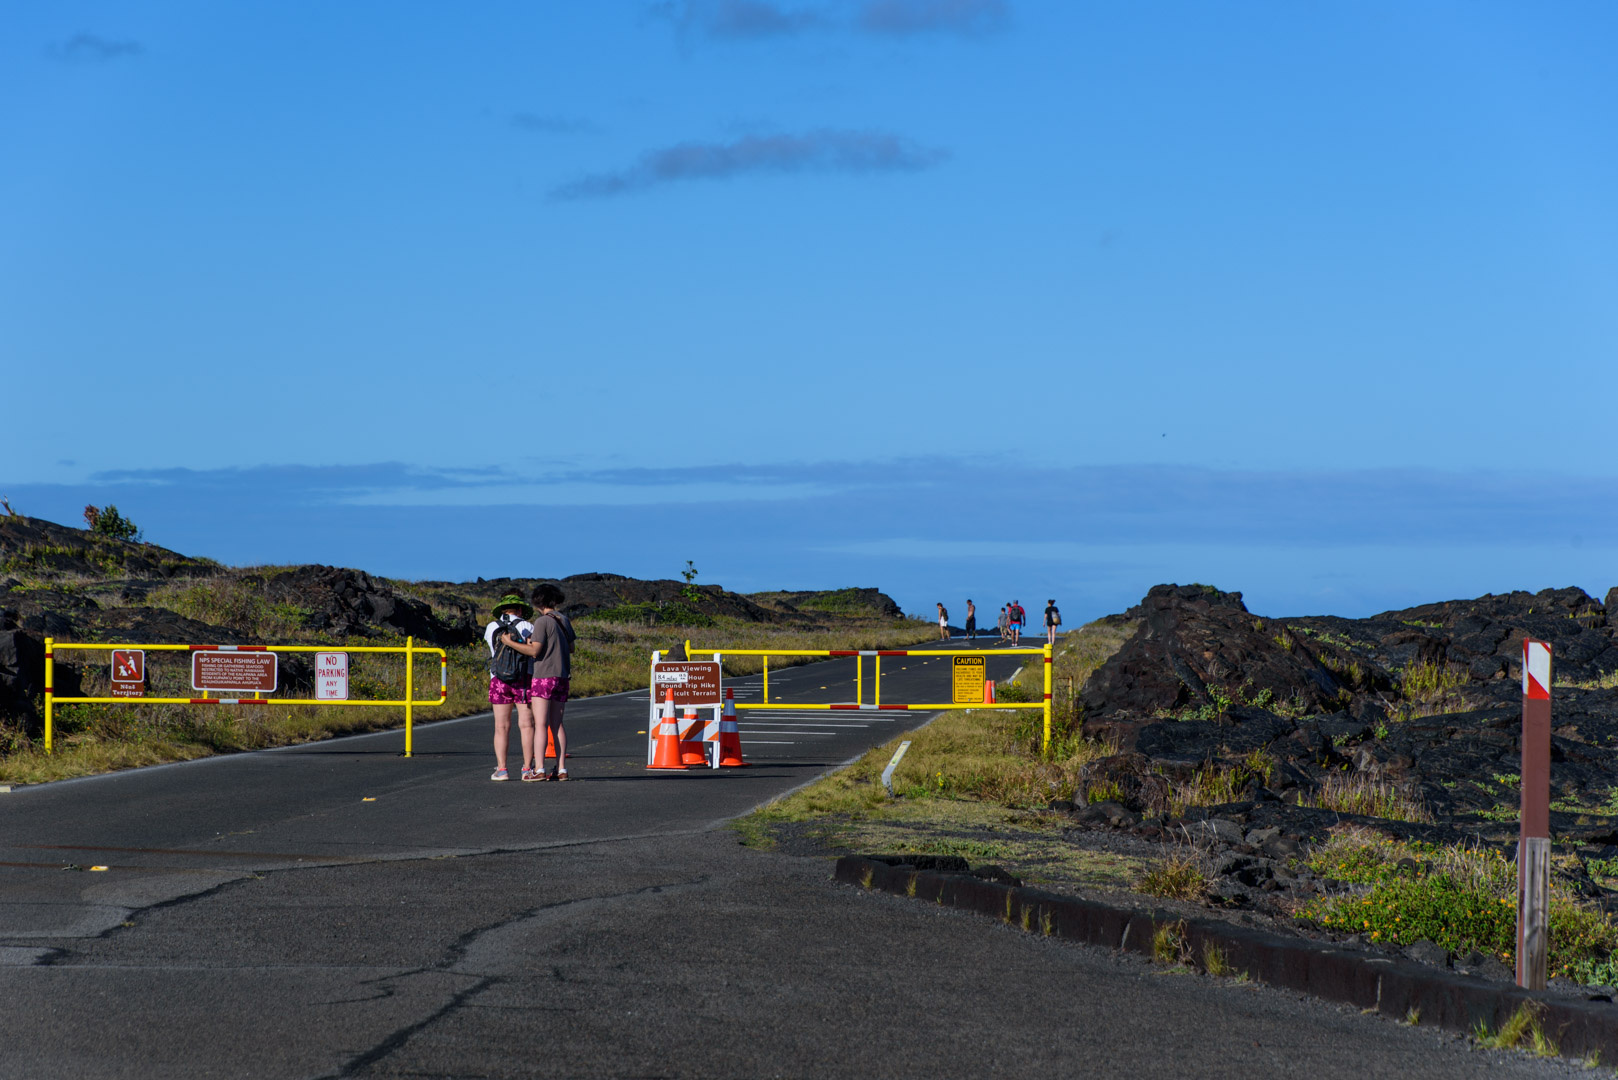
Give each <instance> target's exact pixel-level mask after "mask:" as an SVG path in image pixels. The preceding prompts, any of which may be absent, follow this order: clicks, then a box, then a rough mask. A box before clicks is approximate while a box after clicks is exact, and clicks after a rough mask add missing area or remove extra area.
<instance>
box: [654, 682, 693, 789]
mask: <svg viewBox="0 0 1618 1080" xmlns="http://www.w3.org/2000/svg"><path fill="white" fill-rule="evenodd" d="M646 767H647V768H648V769H680V770H684V769H685V765H684V764H682V763H681V761H680V730H679V726H678V725H676V724H675V722H674V691H673V690H670V691H669V696H668V697H667V698H666V699H665V700H664V702H663V715H662V716H660V717H659V718H658V724H657V747H656V751H655V752H654V753H653V754H652V763H651V764H650V765H648V766H646Z"/></svg>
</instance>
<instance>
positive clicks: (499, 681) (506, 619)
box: [483, 593, 539, 780]
mask: <svg viewBox="0 0 1618 1080" xmlns="http://www.w3.org/2000/svg"><path fill="white" fill-rule="evenodd" d="M533 615H534V609H533V608H531V607H529V606H528V601H526V600H524V599H523V598H522V597H521V596H518V595H517V594H516V593H507V594H506V595H505V596H502V597H501V598H500V599H499V601H497V602H496V603H495V605H494V621H493V622H491V623H489V625H488V626H485V627H484V628H483V640H484V642H485V643H486V644H487V645H488V646H489V705H490V706H491V707H492V708H493V710H494V773H493V775H491V776H490V777H489V779H490V780H509V779H511V775H510V774H509V773H508V772H507V771H506V746H507V744H508V743H509V742H510V741H511V710H512V709H513V708H515V709H516V710H517V726H518V728H519V729H520V730H521V732H522V778H523V779H524V780H537V779H539V772H538V770H536V769H534V768H533V760H534V713H533V710H532V708H530V706H529V701H530V700H531V697H530V694H529V682H530V678H531V675H530V672H531V669H532V666H533V665H532V664H531V663H530V661H529V660H528V654H526V653H524V652H523V650H522V649H521V648H519V647H517V646H515V645H511V644H510V642H513V641H518V642H524V643H526V642H527V641H528V639H529V638H531V637H532V636H533V634H534V624H533V623H531V622H529V621H528V620H529V619H531V618H533ZM497 633H498V634H499V635H500V640H499V641H496V640H495V635H496V634H497Z"/></svg>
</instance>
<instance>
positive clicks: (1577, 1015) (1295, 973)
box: [833, 855, 1618, 1062]
mask: <svg viewBox="0 0 1618 1080" xmlns="http://www.w3.org/2000/svg"><path fill="white" fill-rule="evenodd" d="M833 876H834V877H835V879H836V880H838V881H841V882H845V883H847V884H849V885H856V886H859V887H861V888H865V889H880V890H881V891H883V892H888V893H894V894H896V895H899V896H911V897H914V898H916V899H917V900H923V901H927V902H931V903H937V904H942V905H947V906H949V907H953V908H959V909H961V910H963V911H974V912H977V913H979V914H981V915H989V916H993V917H994V918H997V919H999V920H1001V921H1002V922H1005V923H1007V924H1008V925H1010V926H1015V927H1021V928H1023V929H1026V930H1028V931H1029V932H1030V933H1035V934H1041V933H1043V934H1047V935H1049V936H1051V937H1058V938H1061V939H1063V940H1064V941H1077V942H1082V943H1084V944H1087V945H1101V946H1104V947H1106V948H1110V949H1127V950H1129V951H1131V952H1138V953H1144V954H1147V955H1150V954H1151V951H1152V936H1153V934H1154V933H1155V932H1156V930H1157V928H1158V927H1160V926H1164V925H1171V924H1175V923H1183V925H1184V933H1185V940H1186V942H1187V943H1188V944H1189V946H1190V949H1191V952H1192V955H1193V956H1194V957H1196V958H1197V961H1196V962H1197V963H1199V964H1200V962H1201V959H1200V958H1201V957H1202V956H1203V954H1204V949H1205V948H1207V947H1208V946H1213V947H1214V948H1217V949H1218V950H1220V951H1221V952H1222V953H1223V954H1224V955H1225V958H1226V961H1227V962H1228V964H1229V965H1230V968H1231V970H1232V971H1233V972H1245V973H1247V975H1248V976H1249V977H1250V978H1252V979H1253V980H1255V981H1256V982H1261V983H1267V984H1269V985H1270V986H1276V987H1283V988H1285V989H1288V990H1300V991H1303V992H1304V993H1307V994H1312V995H1314V996H1315V997H1319V998H1324V999H1326V1000H1327V1001H1337V1002H1342V1003H1343V1004H1346V1005H1353V1006H1355V1007H1356V1008H1359V1009H1364V1010H1366V1011H1370V1010H1373V1009H1374V1010H1376V1011H1377V1012H1380V1013H1383V1014H1386V1015H1388V1016H1391V1017H1395V1018H1397V1019H1400V1020H1403V1019H1405V1018H1406V1017H1407V1016H1408V1015H1409V1014H1410V1011H1411V1010H1412V1009H1415V1010H1418V1015H1419V1017H1420V1020H1419V1022H1420V1023H1422V1024H1436V1025H1438V1026H1440V1027H1446V1028H1453V1029H1455V1030H1458V1031H1468V1032H1470V1031H1474V1030H1476V1028H1477V1027H1478V1026H1479V1025H1480V1024H1482V1025H1484V1026H1486V1027H1487V1028H1488V1030H1490V1031H1498V1030H1499V1029H1500V1026H1501V1025H1502V1024H1503V1023H1505V1021H1506V1019H1507V1018H1508V1017H1510V1016H1511V1015H1512V1014H1513V1013H1515V1012H1516V1011H1517V1010H1518V1008H1520V1007H1521V1006H1522V1005H1523V1003H1524V1002H1537V1003H1538V1004H1539V1005H1540V1006H1541V1007H1542V1009H1543V1010H1544V1011H1543V1012H1542V1013H1541V1023H1542V1024H1543V1026H1544V1029H1545V1032H1546V1034H1547V1035H1549V1036H1550V1037H1551V1038H1553V1039H1555V1040H1556V1041H1557V1043H1558V1045H1559V1046H1560V1048H1561V1053H1562V1055H1563V1056H1565V1057H1574V1058H1580V1057H1584V1056H1586V1055H1588V1054H1589V1053H1591V1052H1592V1051H1595V1052H1598V1053H1599V1054H1600V1055H1601V1058H1600V1059H1601V1061H1603V1062H1618V1006H1615V1005H1614V1004H1613V1003H1611V1002H1604V1001H1582V1000H1570V999H1568V998H1565V997H1557V996H1553V995H1549V994H1542V993H1534V992H1532V991H1528V990H1522V989H1520V988H1518V987H1515V986H1502V985H1501V984H1499V983H1493V982H1489V981H1487V980H1485V979H1480V978H1476V977H1473V976H1470V975H1457V974H1455V973H1453V972H1447V971H1441V970H1438V969H1436V968H1433V967H1430V966H1428V965H1426V964H1418V963H1415V962H1413V961H1409V960H1401V959H1394V958H1391V957H1379V956H1374V955H1367V954H1366V953H1363V952H1357V951H1354V950H1350V949H1343V948H1336V947H1333V946H1331V945H1322V944H1320V943H1318V942H1313V941H1308V940H1304V939H1301V938H1289V937H1282V936H1281V935H1279V934H1271V933H1266V932H1264V931H1261V930H1253V929H1249V928H1247V927H1243V926H1235V925H1232V924H1230V923H1226V922H1221V921H1218V920H1213V919H1182V918H1181V917H1180V916H1178V915H1174V914H1171V913H1169V912H1167V911H1162V910H1154V911H1149V912H1141V911H1136V910H1132V909H1128V908H1117V907H1110V906H1108V905H1106V904H1100V903H1096V902H1095V901H1093V900H1080V899H1078V898H1076V897H1071V896H1061V895H1058V894H1056V893H1051V892H1045V891H1044V890H1042V889H1031V888H1026V887H1022V886H1013V885H1005V884H1002V883H1000V882H997V881H986V880H984V879H981V878H976V877H973V876H971V875H969V874H957V873H941V872H938V871H933V870H917V869H916V868H915V867H913V866H910V865H908V864H902V863H901V864H897V865H895V864H893V863H890V862H887V861H883V860H881V859H874V858H868V857H866V856H862V855H845V856H843V857H842V858H840V859H838V860H837V868H836V870H835V872H834V874H833Z"/></svg>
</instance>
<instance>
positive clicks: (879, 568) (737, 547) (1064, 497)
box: [6, 457, 1618, 622]
mask: <svg viewBox="0 0 1618 1080" xmlns="http://www.w3.org/2000/svg"><path fill="white" fill-rule="evenodd" d="M985 492H990V493H993V500H994V504H995V506H996V507H1000V508H1003V509H1005V510H1006V512H1005V513H1004V514H1000V515H998V516H996V515H995V514H993V513H990V512H987V511H984V510H983V509H982V508H981V506H980V505H979V503H978V502H977V501H976V495H977V494H981V493H985ZM6 494H7V495H8V496H9V497H10V499H11V503H12V505H13V506H14V507H16V508H17V510H18V512H20V513H24V514H31V515H35V516H40V517H45V518H49V519H51V520H54V521H60V522H63V523H64V524H70V525H71V524H75V523H76V522H77V521H78V520H79V514H80V511H81V510H82V508H83V507H84V505H85V504H86V503H95V504H97V505H104V504H106V503H109V502H110V503H116V504H117V506H118V507H119V508H120V510H121V511H122V512H124V513H125V514H127V515H129V516H131V517H133V518H134V520H136V521H137V522H139V523H140V525H141V526H142V527H144V528H145V529H146V535H147V536H148V537H150V538H151V539H152V540H154V541H155V542H157V543H161V544H163V545H164V546H166V547H172V548H175V549H177V550H180V551H186V552H188V553H192V554H199V555H209V556H212V557H214V558H218V559H222V560H224V561H226V562H229V563H236V564H256V563H285V562H311V561H313V562H322V563H335V564H338V565H346V566H358V567H363V568H366V569H368V570H371V571H373V572H376V573H383V574H388V575H390V576H403V577H415V578H434V579H451V580H456V579H459V580H469V579H470V578H471V577H473V576H499V575H502V574H509V575H514V576H526V577H538V576H560V575H562V574H568V573H577V572H581V571H587V570H610V571H615V572H618V573H630V574H635V575H638V576H650V577H658V576H663V577H666V576H669V575H670V574H672V573H673V571H674V570H676V569H678V567H679V560H680V559H683V558H691V557H695V558H696V559H698V560H699V562H701V565H703V566H704V568H705V569H709V570H710V572H711V574H712V577H711V578H708V577H705V578H704V580H712V581H716V582H719V583H722V584H724V585H726V586H727V587H729V588H733V589H736V588H739V589H766V588H772V589H773V588H836V587H841V586H844V585H849V584H867V585H868V584H875V585H879V586H881V587H882V588H885V589H887V590H888V591H889V592H890V593H891V594H893V595H894V596H895V597H896V598H898V599H899V601H900V603H901V604H903V605H904V606H905V607H906V609H907V610H911V611H926V610H929V609H930V608H931V605H932V603H933V602H934V601H936V600H938V599H940V598H947V597H949V596H956V597H960V596H983V597H1000V598H1009V597H1015V596H1022V597H1023V598H1024V599H1025V600H1026V599H1027V598H1028V597H1029V596H1030V595H1031V594H1032V595H1035V596H1037V597H1039V598H1043V597H1046V596H1056V597H1059V598H1060V599H1061V602H1062V605H1063V610H1064V611H1066V612H1068V613H1069V616H1070V620H1071V621H1075V622H1076V621H1078V620H1079V619H1081V618H1083V617H1086V614H1085V613H1088V615H1091V616H1093V615H1100V614H1103V613H1105V612H1108V611H1121V610H1123V609H1124V608H1126V607H1128V606H1129V605H1130V604H1133V603H1135V602H1136V601H1138V600H1139V599H1140V597H1141V595H1142V594H1143V593H1144V592H1145V591H1146V589H1147V588H1149V587H1150V586H1152V585H1154V584H1156V583H1158V582H1161V581H1178V582H1182V583H1183V582H1190V581H1202V582H1208V583H1211V584H1215V585H1219V586H1220V587H1222V588H1234V589H1241V590H1243V591H1244V592H1245V593H1246V595H1247V598H1248V602H1249V606H1251V607H1252V609H1253V610H1254V611H1258V612H1261V613H1265V614H1271V615H1274V614H1286V613H1288V612H1292V613H1301V612H1321V611H1330V612H1334V613H1338V614H1362V615H1363V614H1370V613H1372V612H1376V611H1385V610H1390V609H1393V608H1398V607H1405V606H1408V605H1410V604H1415V603H1424V602H1429V601H1433V600H1442V599H1448V598H1450V597H1466V596H1477V595H1479V594H1481V593H1484V592H1499V591H1504V590H1507V589H1514V588H1527V589H1540V588H1545V587H1547V586H1553V585H1554V586H1563V585H1568V584H1578V585H1581V586H1583V587H1585V588H1586V589H1587V590H1589V591H1591V593H1592V594H1593V595H1595V596H1597V597H1601V596H1604V595H1605V594H1606V590H1607V589H1608V588H1609V587H1611V586H1613V585H1614V584H1618V578H1615V575H1614V570H1613V566H1614V555H1615V553H1618V539H1614V538H1615V537H1618V477H1580V476H1559V475H1555V474H1546V473H1535V474H1528V473H1523V474H1506V473H1498V472H1476V473H1444V472H1438V471H1434V470H1419V469H1381V470H1365V471H1345V470H1337V471H1318V472H1309V471H1303V470H1289V471H1272V472H1259V471H1253V470H1218V469H1204V468H1197V467H1191V466H1176V465H1136V466H1124V465H1108V466H1068V467H1058V466H1037V465H1029V464H1026V463H1022V462H1017V461H1002V460H995V459H988V458H984V459H949V458H942V457H940V458H912V459H904V460H886V461H823V462H802V463H790V464H761V463H751V464H730V465H710V466H697V467H675V468H598V467H568V466H566V465H560V466H554V467H552V468H550V469H537V468H534V467H532V466H531V465H522V466H517V467H509V468H508V467H489V468H465V469H440V468H424V467H419V466H412V465H407V464H401V463H397V462H393V463H389V462H382V463H373V464H368V465H331V466H285V465H279V466H278V465H262V466H257V467H252V468H235V469H204V470H192V469H152V470H144V469H129V470H120V471H116V472H103V473H98V474H94V475H92V476H90V477H88V478H87V479H86V480H85V481H84V482H82V483H76V484H14V483H11V482H8V484H7V492H6ZM986 515H987V516H986ZM670 520H675V521H681V522H687V523H692V527H691V528H689V529H685V530H683V531H682V534H681V538H680V544H679V546H678V548H677V549H675V548H670V546H669V541H668V524H669V522H670ZM495 522H498V525H499V529H500V531H501V532H502V534H503V535H510V536H513V537H519V538H522V539H523V542H521V543H513V544H490V543H489V542H488V540H487V537H488V534H489V532H488V531H489V529H490V528H491V526H492V524H493V523H495ZM696 523H709V525H704V526H700V527H699V526H698V525H697V524H696ZM709 526H716V527H709ZM717 526H722V527H717ZM677 556H678V558H676V557H677Z"/></svg>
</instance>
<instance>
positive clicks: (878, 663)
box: [652, 640, 1051, 753]
mask: <svg viewBox="0 0 1618 1080" xmlns="http://www.w3.org/2000/svg"><path fill="white" fill-rule="evenodd" d="M699 654H701V655H709V654H711V655H712V656H713V659H714V662H716V663H720V664H722V663H723V662H724V658H725V657H727V656H758V657H762V658H763V660H764V678H763V682H764V687H763V694H762V696H763V698H764V700H763V701H762V702H741V701H738V702H737V703H736V708H737V709H738V710H742V709H756V710H769V709H790V710H793V711H799V710H813V711H824V712H861V711H865V712H876V711H887V710H894V711H906V710H907V711H911V712H940V711H944V710H949V709H1040V710H1042V711H1043V712H1044V714H1045V715H1044V732H1043V735H1042V738H1041V741H1040V752H1041V753H1043V752H1045V751H1048V750H1049V749H1050V745H1051V646H1050V645H1049V644H1045V645H1042V646H1038V647H1028V648H1024V647H1021V646H1017V647H1014V648H1009V649H1000V648H995V649H985V650H962V649H723V648H721V649H709V648H705V647H704V648H697V647H694V646H693V645H692V644H691V642H690V641H689V640H687V641H686V643H685V655H686V656H687V657H695V656H697V655H699ZM772 656H815V657H825V658H827V659H836V658H838V657H854V658H855V671H854V698H855V700H854V703H853V704H848V703H836V704H824V703H804V704H791V703H788V702H781V703H776V702H772V701H771V700H770V657H772ZM867 656H869V657H872V658H873V663H872V675H873V682H874V684H875V685H874V687H873V688H872V700H871V701H870V702H866V701H865V657H867ZM885 656H886V657H893V656H953V657H959V656H983V657H985V658H987V657H990V656H1038V657H1040V658H1041V660H1042V664H1041V666H1042V667H1043V668H1044V674H1045V678H1044V687H1045V692H1044V697H1043V699H1042V700H1040V701H971V702H962V701H958V700H957V701H950V702H933V703H928V702H905V703H903V704H896V703H889V704H883V702H882V658H883V657H885ZM660 658H661V654H660V653H657V652H654V653H652V667H653V671H654V675H653V684H652V696H653V698H654V699H655V697H656V695H657V686H656V675H655V671H656V667H657V665H658V663H659V662H660ZM656 707H657V702H656V701H655V700H654V701H653V709H654V711H655V709H656Z"/></svg>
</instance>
